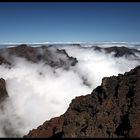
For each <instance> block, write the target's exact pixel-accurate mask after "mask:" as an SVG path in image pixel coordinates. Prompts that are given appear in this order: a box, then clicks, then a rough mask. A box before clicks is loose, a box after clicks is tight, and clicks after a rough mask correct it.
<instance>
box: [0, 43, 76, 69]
mask: <svg viewBox="0 0 140 140" xmlns="http://www.w3.org/2000/svg"><path fill="white" fill-rule="evenodd" d="M13 56H16V57H21V58H25V59H27V60H28V61H31V62H34V63H38V62H44V63H45V64H48V65H49V66H51V67H65V68H68V67H69V66H74V65H75V64H76V63H77V62H78V61H77V59H76V58H74V57H70V56H69V55H68V54H67V53H66V51H65V50H63V49H61V50H59V49H57V48H55V47H53V48H52V47H47V46H40V47H30V46H28V45H26V44H21V45H18V46H16V47H11V48H2V49H0V64H2V63H4V64H8V65H12V63H13Z"/></svg>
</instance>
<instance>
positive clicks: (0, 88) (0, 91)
mask: <svg viewBox="0 0 140 140" xmlns="http://www.w3.org/2000/svg"><path fill="white" fill-rule="evenodd" d="M6 97H8V93H7V90H6V83H5V80H4V79H3V78H1V79H0V102H1V101H3V100H4V99H5V98H6Z"/></svg>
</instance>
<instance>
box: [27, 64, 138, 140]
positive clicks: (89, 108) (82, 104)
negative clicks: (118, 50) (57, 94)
mask: <svg viewBox="0 0 140 140" xmlns="http://www.w3.org/2000/svg"><path fill="white" fill-rule="evenodd" d="M139 116H140V66H138V67H136V68H135V69H133V70H131V71H130V72H126V73H125V74H124V75H122V74H119V75H118V76H111V77H105V78H103V79H102V84H101V85H100V86H98V87H97V88H95V89H94V90H93V91H92V93H91V94H88V95H86V96H79V97H76V98H75V99H73V100H72V102H71V103H70V105H69V108H68V109H67V111H66V112H65V113H64V114H63V115H61V116H60V117H56V118H53V119H51V120H50V121H46V122H45V123H44V124H43V125H41V126H39V127H38V128H37V129H33V130H32V131H30V132H29V134H27V135H26V136H24V137H48V138H52V137H59V138H118V137H119V138H138V137H140V133H139V132H140V117H139Z"/></svg>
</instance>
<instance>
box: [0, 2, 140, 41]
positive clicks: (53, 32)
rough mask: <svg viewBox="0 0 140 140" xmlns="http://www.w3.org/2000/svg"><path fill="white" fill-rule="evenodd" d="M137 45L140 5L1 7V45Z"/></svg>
mask: <svg viewBox="0 0 140 140" xmlns="http://www.w3.org/2000/svg"><path fill="white" fill-rule="evenodd" d="M70 41H74V42H103V41H111V42H112V41H114V42H140V3H136V2H135V3H132V2H131V3H114V2H112V3H111V2H110V3H109V2H106V3H103V2H102V3H101V2H100V3H97V2H91V3H85V2H84V3H80V2H78V3H62V2H61V3H60V2H59V3H56V2H55V3H54V2H53V3H47V2H46V3H45V2H44V3H43V2H42V3H39V2H37V3H35V2H32V3H31V2H30V3H29V2H28V3H27V2H22V3H21V2H20V3H17V2H12V3H10V2H9V3H0V43H5V42H6V43H9V42H25V43H27V42H28V43H29V42H70Z"/></svg>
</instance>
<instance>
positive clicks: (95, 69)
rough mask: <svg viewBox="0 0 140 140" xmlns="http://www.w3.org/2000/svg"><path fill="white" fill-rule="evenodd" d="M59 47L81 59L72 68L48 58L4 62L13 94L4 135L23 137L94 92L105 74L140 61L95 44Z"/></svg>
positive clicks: (1, 129)
mask: <svg viewBox="0 0 140 140" xmlns="http://www.w3.org/2000/svg"><path fill="white" fill-rule="evenodd" d="M59 49H65V50H66V52H67V53H68V55H69V56H73V57H76V58H77V60H78V63H77V64H76V65H75V66H71V67H70V68H69V69H64V68H63V67H60V68H52V67H50V66H49V65H46V64H45V63H44V62H40V63H32V62H29V61H27V60H26V59H24V58H19V57H15V58H14V62H13V63H14V66H13V67H11V68H8V67H7V66H6V65H0V77H2V78H4V79H5V80H6V88H7V91H8V94H9V98H8V99H7V100H6V102H5V106H4V108H5V109H4V110H0V137H22V136H23V135H25V134H27V133H28V132H29V130H32V129H33V128H36V127H38V126H39V125H41V124H42V123H43V122H44V121H46V120H49V119H51V118H52V117H56V116H59V115H61V114H63V113H65V111H66V110H67V108H68V107H69V104H70V102H71V100H72V99H74V98H75V97H76V96H80V95H86V94H90V93H91V92H92V90H93V89H94V88H96V87H97V86H98V85H100V84H101V81H102V78H103V77H108V76H113V75H116V76H117V75H118V74H119V73H121V74H123V73H124V72H126V71H129V70H130V69H132V68H134V67H136V66H137V65H139V64H140V62H139V61H138V60H135V59H134V58H133V57H130V58H125V57H119V58H115V57H114V56H113V53H111V54H106V53H105V52H104V51H102V52H98V51H95V50H94V49H93V48H86V47H83V48H81V47H75V46H73V47H72V46H71V47H69V46H63V47H59ZM54 55H55V53H54ZM63 59H65V58H63ZM65 61H68V60H67V59H66V60H65Z"/></svg>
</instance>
